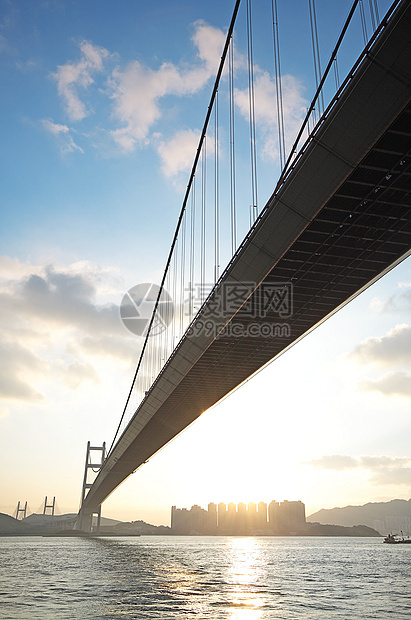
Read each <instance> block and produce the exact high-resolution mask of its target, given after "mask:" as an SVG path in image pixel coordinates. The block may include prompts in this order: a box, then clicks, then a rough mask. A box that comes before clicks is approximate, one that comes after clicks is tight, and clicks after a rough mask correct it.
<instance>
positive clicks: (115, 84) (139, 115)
mask: <svg viewBox="0 0 411 620" xmlns="http://www.w3.org/2000/svg"><path fill="white" fill-rule="evenodd" d="M224 39H225V35H224V33H223V32H222V31H221V30H218V29H217V28H213V27H211V26H208V25H206V24H204V23H203V22H197V23H196V24H195V32H194V34H193V37H192V40H193V42H194V44H195V45H196V47H197V49H198V54H197V56H198V58H199V59H200V64H198V63H197V64H196V65H195V66H192V67H186V66H183V67H178V66H176V65H174V64H173V63H170V62H165V63H163V64H162V65H161V66H160V67H159V68H158V69H151V68H149V67H146V66H144V65H142V64H141V63H140V62H138V61H133V62H131V63H129V64H128V65H127V67H126V68H125V69H123V70H120V69H116V70H115V71H113V74H112V76H111V79H110V80H109V87H110V91H111V97H112V99H113V102H114V115H115V117H116V118H117V119H118V120H119V121H120V122H121V123H122V125H123V126H122V127H120V128H118V129H116V130H114V131H112V132H111V134H112V136H113V138H114V140H115V141H116V142H117V144H118V145H119V146H120V147H121V148H122V149H123V150H124V151H128V152H131V151H133V150H134V149H135V148H136V147H137V146H139V145H141V144H144V143H146V142H147V141H148V140H149V137H150V136H149V134H150V130H151V128H152V127H153V126H154V125H155V123H156V122H157V121H158V120H159V119H160V118H161V116H162V111H161V107H160V101H161V99H162V98H163V97H165V96H167V95H174V96H177V97H182V96H185V95H191V94H193V93H196V92H198V91H200V90H201V89H202V88H203V87H204V86H205V84H206V83H207V82H208V80H209V79H210V78H211V77H214V76H215V74H216V71H217V67H218V60H217V59H218V58H219V56H221V52H222V49H223V45H224Z"/></svg>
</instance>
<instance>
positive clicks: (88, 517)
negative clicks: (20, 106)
mask: <svg viewBox="0 0 411 620" xmlns="http://www.w3.org/2000/svg"><path fill="white" fill-rule="evenodd" d="M95 452H97V453H98V452H99V453H100V461H99V462H96V463H93V459H92V453H95ZM105 458H106V442H103V445H102V446H91V445H90V442H89V441H88V442H87V452H86V463H85V466H84V478H83V489H82V491H81V506H80V511H79V515H78V519H77V524H76V528H75V529H78V530H81V531H85V532H91V531H92V530H93V516H94V515H96V516H97V527H96V531H97V533H98V532H99V531H100V520H101V504H100V506H99V507H98V509H97V510H95V511H93V512H87V513H86V512H85V511H84V510H83V503H84V500H85V498H86V495H87V492H88V490H89V489H90V488H91V487H92V485H93V483H92V482H90V481H89V473H90V470H91V471H92V473H94V474H97V473H98V472H99V471H100V469H101V468H102V466H103V464H104V460H105Z"/></svg>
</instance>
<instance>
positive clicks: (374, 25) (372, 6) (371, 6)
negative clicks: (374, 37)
mask: <svg viewBox="0 0 411 620" xmlns="http://www.w3.org/2000/svg"><path fill="white" fill-rule="evenodd" d="M369 4H370V15H371V26H372V29H373V32H375V31H376V30H377V24H376V21H375V14H374V4H373V0H369Z"/></svg>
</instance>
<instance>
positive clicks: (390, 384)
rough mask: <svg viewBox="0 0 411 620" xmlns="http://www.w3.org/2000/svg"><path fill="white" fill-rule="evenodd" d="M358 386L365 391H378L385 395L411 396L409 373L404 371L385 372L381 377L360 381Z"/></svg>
mask: <svg viewBox="0 0 411 620" xmlns="http://www.w3.org/2000/svg"><path fill="white" fill-rule="evenodd" d="M359 388H360V389H361V390H364V391H366V392H380V393H381V394H385V395H387V396H407V397H409V398H411V375H409V374H407V373H406V372H404V371H397V372H387V373H386V374H385V375H384V376H383V377H381V378H380V379H377V380H375V381H372V380H366V381H361V382H360V383H359Z"/></svg>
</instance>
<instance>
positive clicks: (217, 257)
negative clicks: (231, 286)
mask: <svg viewBox="0 0 411 620" xmlns="http://www.w3.org/2000/svg"><path fill="white" fill-rule="evenodd" d="M214 120H215V126H214V283H215V282H217V280H218V278H219V275H220V274H219V269H220V171H219V153H218V149H219V127H218V122H219V118H218V92H217V95H216V99H215V106H214Z"/></svg>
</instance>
